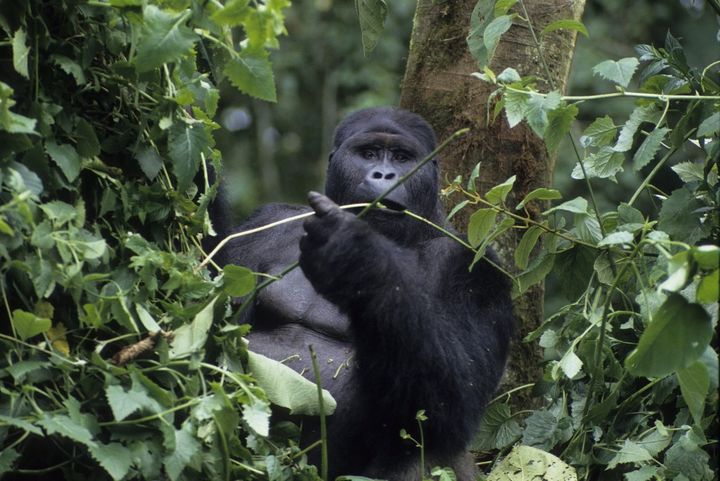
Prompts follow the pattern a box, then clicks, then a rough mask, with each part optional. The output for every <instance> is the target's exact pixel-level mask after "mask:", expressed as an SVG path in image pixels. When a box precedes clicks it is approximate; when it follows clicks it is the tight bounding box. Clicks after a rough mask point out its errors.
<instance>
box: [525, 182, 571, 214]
mask: <svg viewBox="0 0 720 481" xmlns="http://www.w3.org/2000/svg"><path fill="white" fill-rule="evenodd" d="M561 198H562V194H561V193H560V191H559V190H556V189H547V188H545V187H539V188H537V189H534V190H533V191H531V192H530V193H529V194H528V195H526V196H525V198H524V199H523V200H522V201H521V202H520V203H519V204H518V205H517V206H516V207H515V210H520V209H522V208H523V207H525V205H527V203H528V202H530V201H531V200H556V199H561Z"/></svg>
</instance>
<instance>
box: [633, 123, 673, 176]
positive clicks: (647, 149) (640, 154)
mask: <svg viewBox="0 0 720 481" xmlns="http://www.w3.org/2000/svg"><path fill="white" fill-rule="evenodd" d="M668 132H670V129H668V128H666V127H658V128H656V129H655V130H653V131H652V132H650V135H648V136H647V137H646V138H645V140H644V141H643V143H642V144H641V145H640V147H639V148H638V149H637V151H636V152H635V155H634V156H633V169H635V170H636V171H639V170H640V169H642V168H643V167H645V166H646V165H647V164H648V162H650V161H651V160H652V159H653V158H654V157H655V154H656V153H657V151H658V150H660V144H661V143H662V141H663V140H664V139H665V136H666V135H667V133H668Z"/></svg>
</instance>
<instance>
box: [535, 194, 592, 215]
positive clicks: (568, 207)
mask: <svg viewBox="0 0 720 481" xmlns="http://www.w3.org/2000/svg"><path fill="white" fill-rule="evenodd" d="M559 210H560V211H564V212H572V213H574V214H587V212H588V202H587V200H585V199H584V198H583V197H575V198H574V199H572V200H568V201H567V202H563V203H562V204H560V205H556V206H555V207H553V208H551V209H548V210H546V211H545V212H543V215H548V214H550V213H552V212H555V211H559Z"/></svg>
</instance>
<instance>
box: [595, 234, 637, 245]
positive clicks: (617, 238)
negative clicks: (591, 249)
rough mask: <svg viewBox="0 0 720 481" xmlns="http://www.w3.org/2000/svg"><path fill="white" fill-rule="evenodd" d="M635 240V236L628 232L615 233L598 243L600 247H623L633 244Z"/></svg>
mask: <svg viewBox="0 0 720 481" xmlns="http://www.w3.org/2000/svg"><path fill="white" fill-rule="evenodd" d="M633 240H634V236H633V235H632V233H630V232H626V231H621V232H613V233H611V234H608V235H607V236H605V237H604V238H603V239H602V240H601V241H600V242H598V247H602V246H612V245H621V244H632V243H633Z"/></svg>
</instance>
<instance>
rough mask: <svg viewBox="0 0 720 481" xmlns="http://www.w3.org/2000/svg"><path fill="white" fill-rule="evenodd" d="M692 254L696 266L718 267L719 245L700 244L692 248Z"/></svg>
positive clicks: (711, 268) (719, 257) (704, 267)
mask: <svg viewBox="0 0 720 481" xmlns="http://www.w3.org/2000/svg"><path fill="white" fill-rule="evenodd" d="M692 256H693V259H695V262H697V263H698V267H700V268H701V269H705V270H713V269H717V268H718V267H720V247H718V246H716V245H711V244H708V245H702V246H697V247H693V248H692Z"/></svg>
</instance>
